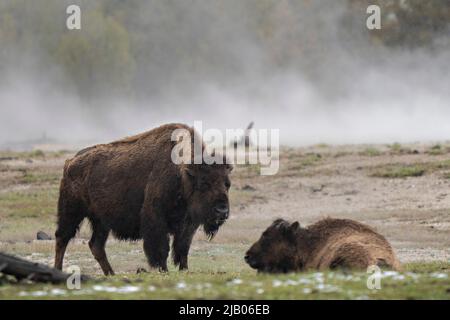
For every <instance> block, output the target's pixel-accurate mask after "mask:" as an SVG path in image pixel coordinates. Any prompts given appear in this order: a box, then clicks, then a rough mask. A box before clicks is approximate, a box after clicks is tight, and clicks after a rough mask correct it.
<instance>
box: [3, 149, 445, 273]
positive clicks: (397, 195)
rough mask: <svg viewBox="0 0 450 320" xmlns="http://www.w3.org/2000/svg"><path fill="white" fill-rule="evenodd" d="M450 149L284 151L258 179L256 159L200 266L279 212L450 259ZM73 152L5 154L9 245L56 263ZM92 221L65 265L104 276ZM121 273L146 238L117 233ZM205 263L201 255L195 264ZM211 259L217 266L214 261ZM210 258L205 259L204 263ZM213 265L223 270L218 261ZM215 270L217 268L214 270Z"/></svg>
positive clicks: (237, 253)
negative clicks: (62, 189) (62, 186)
mask: <svg viewBox="0 0 450 320" xmlns="http://www.w3.org/2000/svg"><path fill="white" fill-rule="evenodd" d="M449 146H450V145H448V144H447V143H440V144H408V145H399V144H392V145H371V146H369V145H355V146H328V145H315V146H311V147H305V148H287V147H284V148H282V149H281V153H280V170H279V172H278V174H277V175H274V176H261V175H259V167H258V166H257V165H242V166H236V167H235V170H234V171H233V174H232V189H231V195H230V198H231V199H230V200H231V205H232V208H231V217H230V220H229V221H228V222H227V223H226V224H225V225H224V227H223V228H222V229H221V230H220V231H219V233H218V235H217V236H216V238H215V239H214V240H213V242H207V241H206V237H205V236H204V235H203V234H202V233H200V232H199V233H198V234H197V235H196V237H195V239H194V243H193V247H192V251H191V260H190V261H191V265H192V266H193V268H194V269H195V268H197V269H198V270H202V268H203V267H204V266H205V265H206V266H208V268H215V269H214V270H215V271H220V268H221V267H223V266H221V265H214V260H216V257H220V256H221V255H224V254H225V255H226V254H228V255H232V256H233V257H235V260H232V261H238V262H236V265H233V266H232V267H233V268H234V269H235V270H238V271H239V270H243V269H246V268H248V267H247V266H246V265H245V264H244V262H243V261H242V259H241V258H240V257H243V255H244V252H245V250H246V249H247V248H248V247H249V246H250V245H251V243H252V242H254V241H255V240H256V239H257V238H258V237H259V235H260V233H261V232H262V231H263V230H264V229H265V228H266V227H267V226H268V225H269V224H270V223H271V221H272V220H273V219H275V218H278V217H283V218H286V219H290V220H298V221H299V222H300V223H301V224H303V225H308V224H310V223H313V222H315V221H317V220H318V219H320V218H322V217H326V216H331V217H341V218H350V219H355V220H358V221H361V222H364V223H367V224H369V225H371V226H373V227H375V228H376V229H377V230H378V231H379V232H380V233H381V234H383V235H384V236H386V238H387V239H388V240H389V241H390V242H391V244H392V245H393V247H394V249H395V251H396V252H397V255H398V257H399V259H400V261H401V262H404V263H406V262H412V261H449V260H450V174H449V173H450V148H449ZM72 155H73V152H41V151H34V152H28V153H23V152H22V153H16V152H8V151H2V152H0V251H5V252H9V253H13V254H16V255H19V256H23V257H26V258H29V259H31V260H33V261H37V262H43V263H48V264H52V261H53V245H54V243H53V241H52V240H50V241H37V240H35V237H36V232H37V231H39V230H43V231H45V232H47V233H48V234H49V235H51V236H52V237H53V233H54V230H55V225H54V223H55V214H56V201H57V196H58V184H59V180H60V177H61V174H62V168H63V164H64V161H65V159H67V158H69V157H71V156H72ZM89 233H90V232H89V228H88V227H87V226H86V225H84V226H83V228H82V230H81V232H80V234H79V235H78V236H77V239H76V240H75V241H74V242H73V243H71V245H70V246H69V249H68V253H67V259H66V263H67V264H71V263H76V264H79V265H82V266H83V267H84V272H85V273H89V274H101V271H100V268H99V267H98V265H97V264H96V262H95V260H94V259H93V257H92V255H91V254H90V252H89V249H88V246H87V241H88V239H89ZM107 251H108V255H109V257H110V260H111V263H112V265H113V268H115V270H116V272H118V273H134V272H135V271H136V269H137V267H146V263H145V257H144V255H143V252H142V244H141V243H140V242H134V243H128V242H119V241H117V240H113V239H112V238H111V237H110V240H109V242H108V246H107ZM196 259H198V260H196ZM211 261H212V262H211ZM203 262H204V265H203V264H202V263H203ZM213 265H214V266H213ZM212 266H213V267H212Z"/></svg>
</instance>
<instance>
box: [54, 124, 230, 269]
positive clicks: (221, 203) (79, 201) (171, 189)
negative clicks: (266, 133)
mask: <svg viewBox="0 0 450 320" xmlns="http://www.w3.org/2000/svg"><path fill="white" fill-rule="evenodd" d="M175 129H186V130H189V132H190V134H191V137H192V141H191V145H192V152H193V151H194V147H193V140H194V139H193V137H194V130H193V129H192V128H190V127H188V126H186V125H183V124H167V125H163V126H161V127H158V128H156V129H153V130H151V131H148V132H145V133H142V134H139V135H136V136H133V137H129V138H126V139H123V140H120V141H116V142H112V143H109V144H102V145H96V146H93V147H89V148H86V149H84V150H82V151H80V152H79V153H78V154H77V155H76V156H75V157H74V158H73V159H70V160H67V161H66V164H65V167H64V175H63V179H62V181H61V187H60V197H59V203H58V228H57V231H56V233H55V235H56V256H55V267H56V268H58V269H61V268H62V264H63V258H64V252H65V250H66V247H67V243H68V242H69V240H70V239H71V238H73V237H74V236H75V234H76V232H77V229H78V228H79V225H80V223H81V222H82V221H83V220H84V218H87V219H88V220H89V221H90V222H91V225H92V238H91V240H90V241H89V247H90V249H91V251H92V254H93V255H94V257H95V259H96V260H97V261H98V262H99V264H100V266H101V268H102V270H103V272H104V273H105V275H107V274H114V273H113V270H112V268H111V266H110V264H109V262H108V259H107V257H106V253H105V243H106V240H107V238H108V235H109V233H110V231H112V233H113V234H114V235H115V236H116V237H117V238H119V239H127V240H136V239H141V238H143V239H144V251H145V254H146V256H147V259H148V262H149V264H150V266H152V267H155V268H159V269H160V270H163V271H166V270H167V257H168V252H169V236H170V235H172V236H173V237H174V240H173V243H172V248H173V251H172V252H173V260H174V263H175V264H177V265H179V267H180V269H186V268H187V267H188V262H187V256H188V252H189V248H190V245H191V241H192V237H193V235H194V233H195V232H196V230H197V229H198V227H199V226H201V225H202V226H203V229H204V231H205V232H206V233H207V234H208V235H209V236H210V237H211V238H212V237H213V236H214V234H215V233H216V232H217V230H218V229H219V227H220V226H221V225H222V224H223V223H224V222H225V220H226V219H227V218H228V213H229V202H228V189H229V187H230V180H229V177H228V175H229V172H230V170H231V166H230V165H227V164H213V165H208V164H206V163H204V162H203V163H202V164H189V165H188V164H181V165H176V164H174V163H173V162H172V160H171V152H172V149H173V147H174V145H175V144H176V143H177V142H175V141H171V135H172V132H173V130H175ZM200 142H201V140H200ZM203 148H204V146H203ZM192 156H193V154H192Z"/></svg>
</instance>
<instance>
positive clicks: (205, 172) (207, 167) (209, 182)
mask: <svg viewBox="0 0 450 320" xmlns="http://www.w3.org/2000/svg"><path fill="white" fill-rule="evenodd" d="M231 170H232V166H231V165H229V164H205V163H202V164H191V165H189V166H186V167H185V168H184V170H183V185H184V187H185V196H186V202H187V211H188V214H189V216H190V218H191V220H192V221H193V222H195V223H198V224H201V225H203V229H204V231H205V233H206V234H207V235H208V236H209V238H210V239H212V238H213V237H214V235H215V234H216V233H217V231H218V230H219V227H220V226H221V225H222V224H223V223H224V222H225V221H226V220H227V219H228V215H229V213H230V204H229V200H228V190H229V189H230V185H231V183H230V178H229V173H230V172H231Z"/></svg>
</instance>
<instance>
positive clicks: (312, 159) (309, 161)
mask: <svg viewBox="0 0 450 320" xmlns="http://www.w3.org/2000/svg"><path fill="white" fill-rule="evenodd" d="M320 160H322V155H321V154H319V153H307V154H305V155H304V156H302V157H299V158H297V159H295V160H292V161H291V162H290V163H289V167H288V169H289V170H302V169H304V168H306V167H309V166H312V165H315V164H317V163H318V162H319V161H320Z"/></svg>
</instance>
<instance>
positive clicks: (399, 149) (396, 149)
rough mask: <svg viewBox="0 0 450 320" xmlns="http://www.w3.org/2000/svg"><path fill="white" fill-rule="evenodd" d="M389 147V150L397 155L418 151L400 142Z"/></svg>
mask: <svg viewBox="0 0 450 320" xmlns="http://www.w3.org/2000/svg"><path fill="white" fill-rule="evenodd" d="M388 148H389V152H390V153H391V154H395V155H401V154H412V153H417V151H414V150H411V149H410V148H407V147H403V146H402V145H401V144H400V143H398V142H396V143H393V144H391V145H388Z"/></svg>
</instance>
